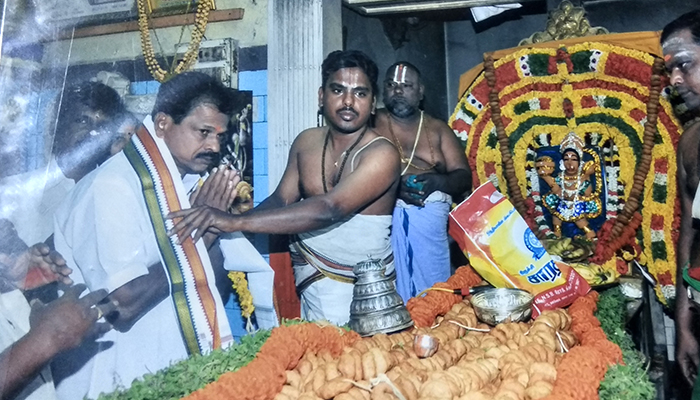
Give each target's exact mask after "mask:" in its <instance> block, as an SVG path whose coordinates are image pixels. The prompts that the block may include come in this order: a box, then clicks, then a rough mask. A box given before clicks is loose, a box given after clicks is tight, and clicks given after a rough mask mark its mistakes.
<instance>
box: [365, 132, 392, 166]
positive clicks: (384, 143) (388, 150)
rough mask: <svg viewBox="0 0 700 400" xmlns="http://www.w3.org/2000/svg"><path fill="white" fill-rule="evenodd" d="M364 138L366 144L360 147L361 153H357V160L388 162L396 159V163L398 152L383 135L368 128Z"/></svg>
mask: <svg viewBox="0 0 700 400" xmlns="http://www.w3.org/2000/svg"><path fill="white" fill-rule="evenodd" d="M366 136H367V138H366V139H365V141H366V142H365V144H364V145H362V146H361V149H362V151H361V152H359V154H358V158H360V157H361V158H362V159H375V158H383V159H385V160H386V161H388V162H391V161H394V159H396V162H398V160H399V152H398V150H396V146H394V143H392V142H391V141H390V140H389V139H387V138H386V137H385V136H384V135H381V134H380V133H379V131H378V130H377V129H376V128H370V129H369V130H368V131H367V135H366Z"/></svg>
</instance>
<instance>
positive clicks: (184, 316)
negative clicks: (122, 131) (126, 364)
mask: <svg viewBox="0 0 700 400" xmlns="http://www.w3.org/2000/svg"><path fill="white" fill-rule="evenodd" d="M124 154H125V155H126V157H127V159H128V160H129V162H130V163H131V166H132V167H133V168H134V170H135V171H136V174H137V175H138V176H139V179H140V180H141V187H142V189H143V197H144V199H145V201H146V208H147V209H148V214H149V216H150V218H151V225H152V226H153V229H154V231H155V236H156V240H157V242H158V248H159V250H160V254H161V259H162V261H163V264H164V266H165V270H166V272H167V274H168V280H169V282H170V285H171V294H172V299H173V303H174V305H175V310H176V312H177V316H178V320H179V322H180V331H181V333H182V337H183V339H184V342H185V347H187V351H188V354H190V355H193V354H204V353H207V352H209V351H210V350H212V349H216V348H220V347H221V336H220V331H219V322H218V318H217V310H216V303H215V301H214V297H213V296H214V295H213V294H212V292H211V290H210V289H209V284H208V282H207V276H206V273H205V264H206V265H208V264H209V259H208V255H206V249H204V246H202V245H201V243H200V245H199V246H197V245H195V243H194V241H193V240H192V238H191V237H188V238H187V239H186V240H185V241H184V242H183V243H182V244H178V243H177V240H178V238H177V237H175V236H173V237H169V236H168V235H167V233H166V232H167V231H168V230H169V229H170V228H172V227H173V220H169V219H166V217H167V215H168V214H170V213H171V212H173V211H178V210H181V209H182V208H183V207H182V204H185V206H186V207H187V206H189V202H188V201H187V199H186V198H185V199H182V198H181V197H180V196H178V193H177V191H176V189H175V183H174V181H173V179H180V178H179V174H178V172H177V170H175V171H172V170H171V169H172V168H168V165H167V163H166V162H165V160H164V158H163V155H162V154H161V151H160V150H159V148H158V144H157V143H156V142H155V140H154V139H153V137H152V136H151V134H150V133H149V132H148V130H147V129H146V127H145V126H143V125H141V127H140V128H139V129H138V130H137V132H136V134H135V135H134V136H133V137H132V139H131V141H130V142H129V144H128V145H127V146H126V147H125V148H124ZM198 247H200V248H198ZM201 251H204V256H201V255H200V252H201Z"/></svg>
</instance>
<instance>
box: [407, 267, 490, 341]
mask: <svg viewBox="0 0 700 400" xmlns="http://www.w3.org/2000/svg"><path fill="white" fill-rule="evenodd" d="M482 281H483V279H482V278H481V276H479V274H477V273H476V272H475V271H474V269H472V267H470V266H468V265H465V266H462V267H459V268H457V270H456V271H455V273H454V275H452V276H451V277H450V278H449V279H447V282H439V283H436V284H435V285H433V287H434V288H442V289H452V290H454V289H461V290H462V293H467V292H468V291H469V288H470V287H473V286H476V285H477V284H479V283H480V282H482ZM465 291H466V292H465ZM460 301H462V296H460V295H455V294H451V293H447V292H443V291H431V290H428V291H427V293H426V294H425V296H423V297H413V298H411V299H409V300H408V302H407V303H406V308H407V309H408V312H409V313H410V314H411V319H413V322H414V323H415V326H416V327H417V328H420V327H426V326H431V325H432V324H433V322H434V321H435V317H437V316H438V315H443V314H445V313H446V312H448V311H449V310H450V308H452V306H453V305H455V304H457V303H459V302H460Z"/></svg>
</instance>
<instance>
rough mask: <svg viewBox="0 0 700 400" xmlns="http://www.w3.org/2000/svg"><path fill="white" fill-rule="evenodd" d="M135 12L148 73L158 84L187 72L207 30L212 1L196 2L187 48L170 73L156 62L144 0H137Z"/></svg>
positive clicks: (212, 6)
mask: <svg viewBox="0 0 700 400" xmlns="http://www.w3.org/2000/svg"><path fill="white" fill-rule="evenodd" d="M136 4H137V10H138V14H139V22H138V24H139V33H140V36H141V48H142V50H143V57H144V60H145V61H146V66H147V67H148V71H149V72H150V73H151V75H153V77H154V78H155V79H156V80H157V81H158V82H165V81H166V80H168V79H169V78H170V77H171V76H172V75H177V74H179V73H182V72H184V71H186V70H188V69H189V68H190V67H191V66H192V64H194V63H195V61H197V56H198V54H199V45H200V43H201V42H202V38H203V37H204V31H205V30H206V28H207V22H208V21H209V11H211V10H212V9H213V8H214V2H213V1H212V0H199V1H198V2H197V14H196V15H195V19H194V26H193V27H192V36H191V38H190V44H189V46H188V47H187V51H186V52H185V55H184V57H183V58H182V60H180V61H179V62H178V63H177V65H176V66H175V68H174V69H173V70H171V71H166V70H164V69H163V68H162V67H161V66H160V64H159V63H158V60H156V54H155V51H154V50H153V43H151V34H150V32H149V30H148V16H149V13H148V11H147V10H146V0H137V3H136Z"/></svg>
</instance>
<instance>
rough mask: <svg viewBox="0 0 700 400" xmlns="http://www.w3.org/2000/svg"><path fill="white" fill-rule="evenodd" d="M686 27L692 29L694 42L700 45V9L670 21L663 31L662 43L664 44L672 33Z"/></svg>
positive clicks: (691, 33)
mask: <svg viewBox="0 0 700 400" xmlns="http://www.w3.org/2000/svg"><path fill="white" fill-rule="evenodd" d="M686 29H687V30H689V31H690V35H691V36H692V37H693V42H695V43H696V44H698V45H700V10H695V11H690V12H687V13H685V14H683V15H681V16H680V17H678V18H676V19H674V20H673V21H671V22H669V23H668V25H666V26H665V27H664V30H663V32H661V43H662V44H663V43H664V42H665V41H666V40H667V39H668V38H669V37H670V36H671V35H673V34H676V33H678V32H680V31H683V30H686Z"/></svg>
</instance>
